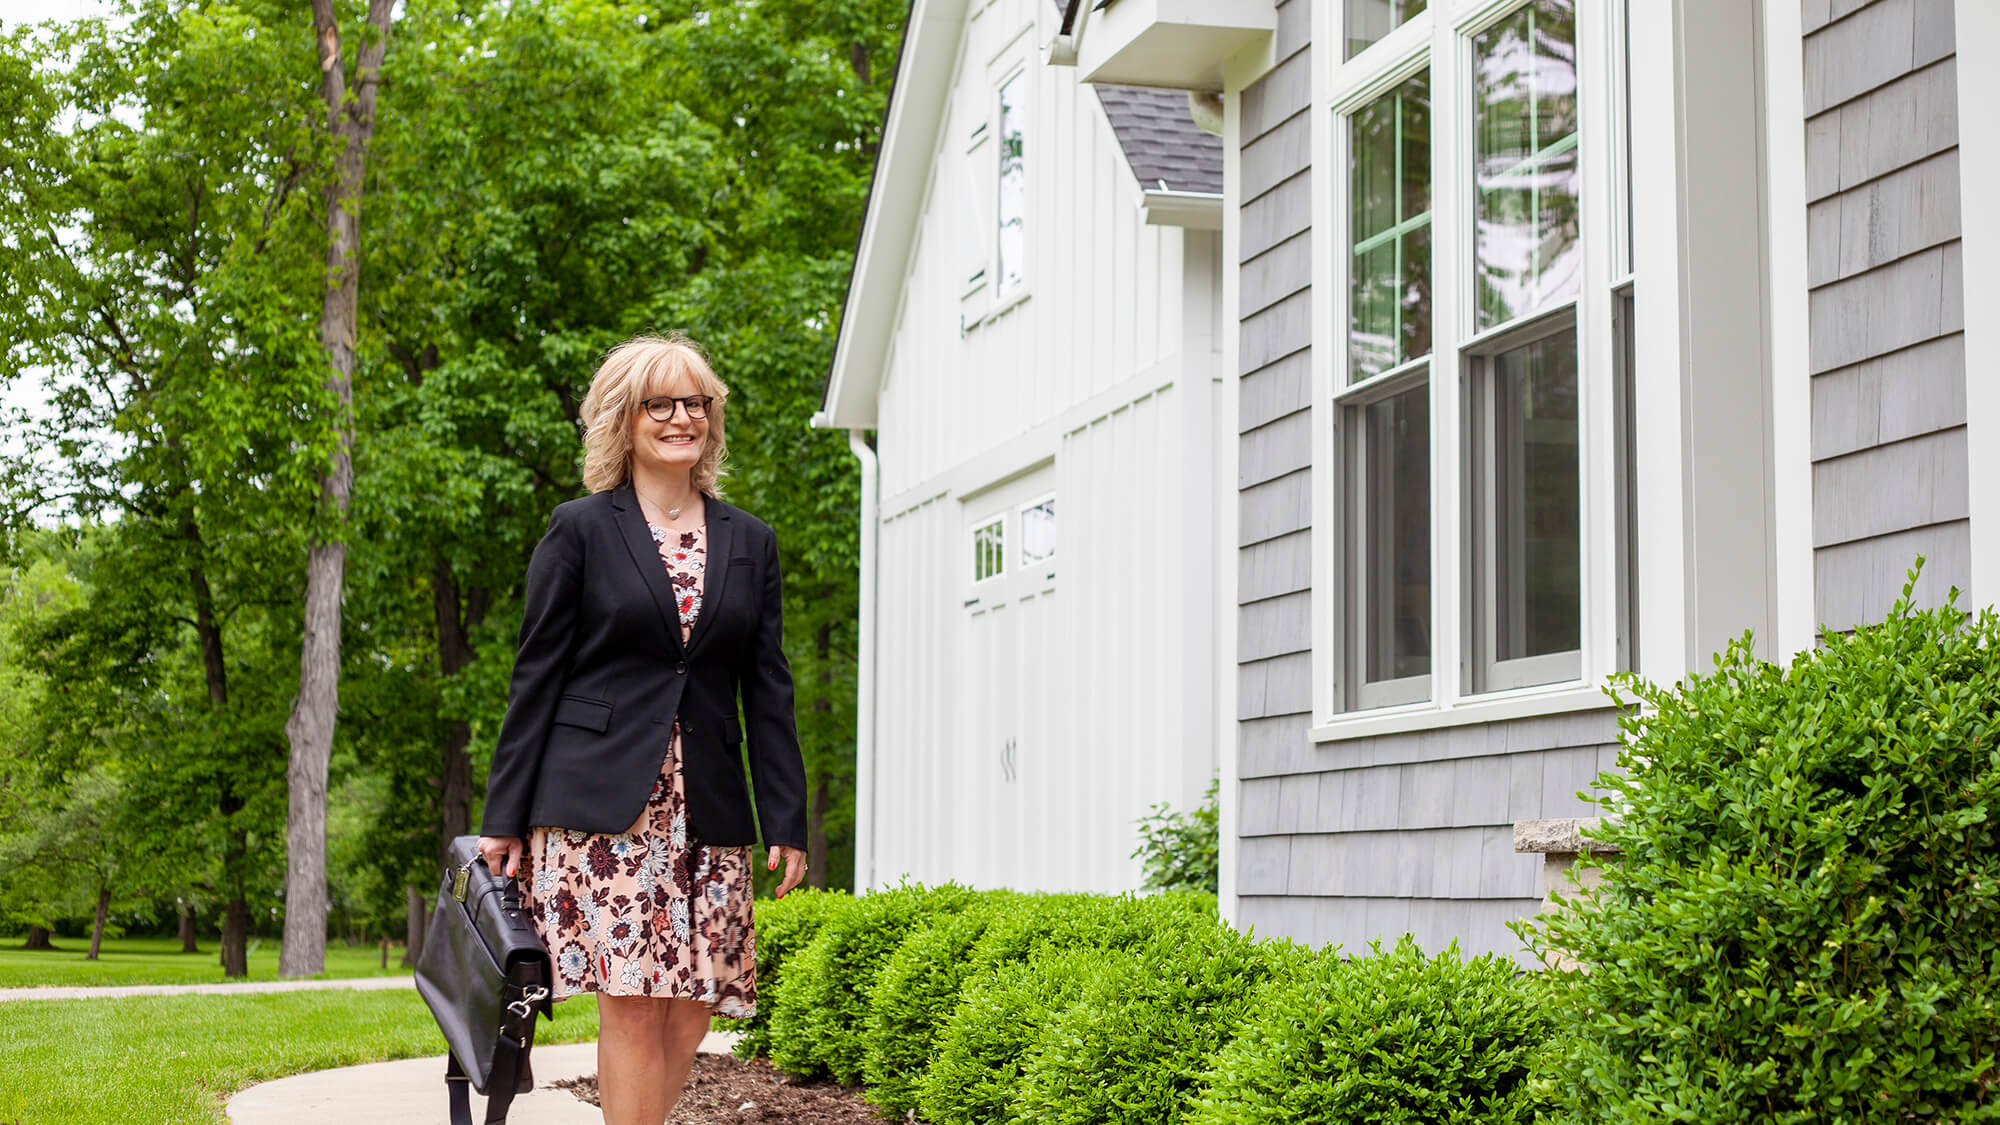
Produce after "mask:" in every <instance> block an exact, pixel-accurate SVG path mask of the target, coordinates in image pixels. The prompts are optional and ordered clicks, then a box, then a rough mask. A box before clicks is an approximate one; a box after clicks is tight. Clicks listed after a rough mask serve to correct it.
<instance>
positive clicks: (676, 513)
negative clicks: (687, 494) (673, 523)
mask: <svg viewBox="0 0 2000 1125" xmlns="http://www.w3.org/2000/svg"><path fill="white" fill-rule="evenodd" d="M667 518H668V519H670V520H677V519H679V518H681V510H680V509H679V508H668V509H667Z"/></svg>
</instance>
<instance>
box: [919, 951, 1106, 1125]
mask: <svg viewBox="0 0 2000 1125" xmlns="http://www.w3.org/2000/svg"><path fill="white" fill-rule="evenodd" d="M1133 956H1134V954H1132V953H1131V952H1129V951H1127V950H1120V949H1102V948H1092V947H1089V946H1075V945H1059V944H1058V945H1048V946H1045V947H1043V948H1042V949H1040V950H1038V951H1037V952H1035V953H1033V954H1032V955H1030V956H1029V957H1028V958H1027V959H1026V960H1023V961H1012V962H1008V963H1006V964H1004V965H1002V966H1000V967H999V968H998V969H997V970H994V971H989V972H986V973H983V974H982V975H980V976H977V977H974V978H973V979H971V980H969V981H967V982H966V986H965V991H964V992H963V993H962V994H961V996H960V999H959V1003H958V1007H956V1008H954V1009H953V1010H952V1013H951V1015H950V1017H949V1018H947V1019H946V1020H945V1023H944V1026H943V1027H942V1028H941V1029H939V1031H938V1037H937V1053H936V1054H935V1056H933V1058H932V1059H931V1065H930V1069H928V1070H927V1071H925V1072H924V1074H923V1077H922V1078H921V1080H920V1081H919V1083H918V1090H917V1106H918V1115H919V1116H920V1117H922V1118H923V1120H924V1121H926V1122H928V1125H999V1123H1001V1122H1009V1121H1013V1120H1014V1119H1015V1118H1014V1101H1015V1097H1016V1095H1017V1094H1018V1093H1019V1092H1020V1086H1021V1063H1022V1062H1023V1061H1024V1056H1025V1055H1026V1054H1027V1053H1028V1051H1029V1050H1030V1049H1031V1048H1032V1047H1033V1046H1034V1044H1035V1042H1036V1040H1037V1039H1038V1038H1039V1037H1040V1035H1041V1032H1042V1029H1043V1028H1044V1027H1045V1026H1046V1025H1047V1024H1048V1023H1049V1022H1050V1021H1051V1020H1053V1019H1054V1018H1055V1017H1057V1016H1059V1015H1060V1014H1061V1013H1062V1012H1064V1011H1065V1010H1067V1009H1068V1008H1069V1007H1070V1005H1072V1004H1074V1003H1075V1002H1076V1001H1077V1000H1078V999H1079V998H1080V997H1081V996H1082V994H1083V991H1084V988H1085V986H1086V985H1088V984H1089V983H1090V981H1092V980H1093V979H1095V978H1096V977H1098V976H1099V975H1101V974H1104V973H1113V972H1117V971H1118V970H1119V968H1120V962H1121V961H1123V960H1125V959H1128V958H1130V957H1133Z"/></svg>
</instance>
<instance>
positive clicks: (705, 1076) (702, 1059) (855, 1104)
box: [554, 1054, 891, 1125]
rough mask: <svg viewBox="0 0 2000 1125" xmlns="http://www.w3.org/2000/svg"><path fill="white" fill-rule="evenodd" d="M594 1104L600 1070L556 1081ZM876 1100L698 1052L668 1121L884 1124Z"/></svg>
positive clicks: (758, 1063)
mask: <svg viewBox="0 0 2000 1125" xmlns="http://www.w3.org/2000/svg"><path fill="white" fill-rule="evenodd" d="M554 1085H556V1086H559V1087H561V1088H563V1089H566V1090H568V1091H569V1092H570V1093H572V1094H575V1095H576V1096H577V1097H579V1098H582V1099H583V1100H584V1101H587V1102H589V1103H590V1104H591V1105H596V1104H598V1101H597V1076H596V1075H595V1074H591V1075H586V1076H584V1077H582V1078H577V1079H561V1080H558V1081H557V1082H555V1083H554ZM885 1120H891V1119H887V1118H883V1117H881V1116H880V1115H879V1114H878V1112H877V1110H876V1109H875V1107H874V1106H872V1105H870V1104H868V1102H867V1101H866V1100H865V1099H864V1098H862V1096H861V1094H860V1092H859V1091H857V1090H851V1089H849V1088H847V1087H845V1086H842V1085H840V1084H839V1083H837V1082H830V1081H815V1082H807V1081H802V1080H800V1079H798V1078H794V1077H793V1076H791V1075H789V1074H786V1073H785V1072H784V1071H782V1070H778V1069H777V1068H775V1067H773V1066H772V1065H771V1064H770V1063H769V1062H766V1061H765V1060H763V1059H750V1060H747V1061H746V1060H744V1059H739V1058H737V1057H736V1056H734V1055H708V1054H702V1055H696V1056H695V1057H694V1070H693V1071H691V1072H690V1073H689V1074H688V1081H687V1088H686V1089H684V1090H682V1091H681V1100H680V1102H679V1104H677V1105H675V1106H674V1112H673V1115H672V1116H670V1117H668V1118H667V1125H718V1123H721V1122H729V1123H730V1125H735V1123H736V1122H752V1121H755V1122H761V1123H763V1125H882V1122H883V1121H885Z"/></svg>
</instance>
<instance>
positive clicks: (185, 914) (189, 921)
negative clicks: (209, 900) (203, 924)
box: [181, 904, 201, 953]
mask: <svg viewBox="0 0 2000 1125" xmlns="http://www.w3.org/2000/svg"><path fill="white" fill-rule="evenodd" d="M181 952H182V953H200V952H201V950H200V949H199V948H197V947H196V945H195V940H194V907H192V906H188V905H186V904H183V905H182V906H181Z"/></svg>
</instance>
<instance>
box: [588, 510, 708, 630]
mask: <svg viewBox="0 0 2000 1125" xmlns="http://www.w3.org/2000/svg"><path fill="white" fill-rule="evenodd" d="M611 508H612V514H613V518H615V519H616V520H617V521H618V533H619V537H620V538H622V539H624V540H625V549H626V550H627V551H629V552H631V555H632V562H633V564H634V565H636V566H637V567H638V568H639V577H640V578H641V579H642V580H643V581H644V582H645V583H646V592H647V593H649V594H651V595H653V608H654V609H657V610H659V612H660V622H661V624H663V625H665V626H666V627H667V639H668V641H669V643H671V644H672V645H673V649H674V652H675V653H680V652H681V615H680V601H679V599H678V598H676V597H675V596H674V591H673V588H672V587H671V586H670V585H669V584H668V582H667V564H666V563H664V562H662V561H661V559H660V547H659V544H657V543H655V542H653V532H652V529H651V528H649V527H647V526H646V513H645V512H643V511H641V510H640V509H639V500H638V497H637V496H636V495H635V494H634V493H633V491H632V482H630V481H627V482H625V483H624V484H621V485H619V486H618V487H617V488H616V489H613V490H612V493H611ZM704 600H705V599H704Z"/></svg>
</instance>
